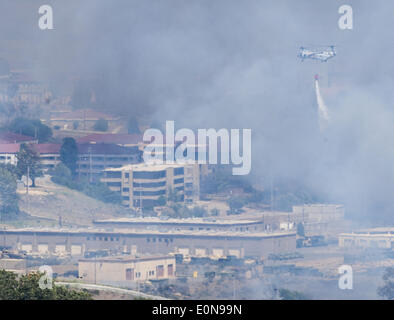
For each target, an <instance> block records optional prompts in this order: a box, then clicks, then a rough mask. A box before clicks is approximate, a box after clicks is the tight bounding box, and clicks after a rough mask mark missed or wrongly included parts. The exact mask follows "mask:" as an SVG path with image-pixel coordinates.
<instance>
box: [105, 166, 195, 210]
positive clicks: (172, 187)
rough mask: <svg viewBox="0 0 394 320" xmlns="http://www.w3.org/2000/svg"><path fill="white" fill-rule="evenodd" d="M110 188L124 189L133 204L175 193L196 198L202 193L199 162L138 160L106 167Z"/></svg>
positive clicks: (152, 201) (127, 200)
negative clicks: (171, 162) (176, 162)
mask: <svg viewBox="0 0 394 320" xmlns="http://www.w3.org/2000/svg"><path fill="white" fill-rule="evenodd" d="M101 181H102V182H104V183H105V184H106V185H107V186H108V187H109V188H110V189H111V190H113V191H118V192H121V193H122V199H123V204H124V205H126V206H128V207H130V208H142V207H146V206H157V205H160V203H161V201H160V200H161V198H164V199H168V198H169V196H170V195H171V194H172V193H174V194H176V196H177V198H178V199H179V200H180V201H185V202H193V201H195V200H197V199H198V198H199V194H200V173H199V165H198V164H186V165H181V164H171V165H167V164H166V165H157V164H146V163H141V164H136V165H128V166H124V167H121V168H115V169H106V170H105V171H104V177H103V178H102V179H101Z"/></svg>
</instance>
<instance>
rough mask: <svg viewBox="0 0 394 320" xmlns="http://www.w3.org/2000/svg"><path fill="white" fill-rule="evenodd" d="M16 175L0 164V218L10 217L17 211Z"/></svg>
mask: <svg viewBox="0 0 394 320" xmlns="http://www.w3.org/2000/svg"><path fill="white" fill-rule="evenodd" d="M16 179H17V177H16V175H15V174H13V173H12V172H11V171H9V170H7V166H5V165H2V166H0V218H1V220H3V219H4V218H12V217H15V216H16V215H17V214H18V213H19V206H18V195H17V193H16V188H17V183H16Z"/></svg>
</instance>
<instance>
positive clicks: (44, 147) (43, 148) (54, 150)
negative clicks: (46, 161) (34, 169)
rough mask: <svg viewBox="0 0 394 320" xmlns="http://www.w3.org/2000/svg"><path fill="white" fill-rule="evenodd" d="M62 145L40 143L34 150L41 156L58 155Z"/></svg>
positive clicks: (34, 146)
mask: <svg viewBox="0 0 394 320" xmlns="http://www.w3.org/2000/svg"><path fill="white" fill-rule="evenodd" d="M60 148H61V145H60V144H58V143H40V144H35V145H33V149H34V150H35V151H37V152H38V153H40V154H45V153H46V154H58V153H59V152H60Z"/></svg>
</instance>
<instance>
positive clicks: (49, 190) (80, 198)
mask: <svg viewBox="0 0 394 320" xmlns="http://www.w3.org/2000/svg"><path fill="white" fill-rule="evenodd" d="M36 184H37V187H36V188H30V189H29V195H28V196H27V195H26V188H25V187H24V186H23V184H22V183H20V184H19V185H18V191H17V192H18V194H19V196H20V201H19V206H20V209H21V211H23V212H25V213H27V214H28V215H30V216H31V217H32V218H33V219H28V220H26V219H23V220H24V221H25V220H26V222H25V224H24V225H26V224H27V225H32V224H33V225H37V223H39V224H41V225H59V220H60V219H61V221H62V224H63V225H73V226H91V225H92V221H93V220H94V219H103V218H111V217H120V216H124V215H127V214H129V213H130V211H128V210H127V209H126V208H123V207H120V206H117V205H112V204H108V203H103V202H101V201H98V200H96V199H93V198H90V197H88V196H86V195H84V194H82V193H80V192H78V191H75V190H71V189H68V188H66V187H63V186H61V185H57V184H55V183H53V182H52V181H51V180H50V177H49V176H44V177H42V178H38V179H37V180H36ZM29 220H31V221H30V222H29ZM38 220H39V221H38ZM12 224H13V225H15V224H17V223H16V222H15V223H12ZM18 226H22V225H20V222H19V224H18Z"/></svg>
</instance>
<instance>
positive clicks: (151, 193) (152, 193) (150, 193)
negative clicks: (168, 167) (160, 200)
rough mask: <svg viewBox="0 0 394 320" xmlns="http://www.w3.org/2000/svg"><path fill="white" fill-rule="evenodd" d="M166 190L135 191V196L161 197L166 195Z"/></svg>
mask: <svg viewBox="0 0 394 320" xmlns="http://www.w3.org/2000/svg"><path fill="white" fill-rule="evenodd" d="M165 194H166V190H158V191H134V192H133V195H135V196H161V195H165Z"/></svg>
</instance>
